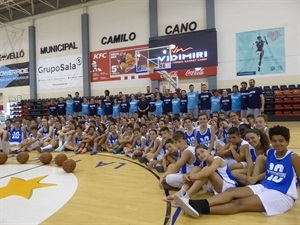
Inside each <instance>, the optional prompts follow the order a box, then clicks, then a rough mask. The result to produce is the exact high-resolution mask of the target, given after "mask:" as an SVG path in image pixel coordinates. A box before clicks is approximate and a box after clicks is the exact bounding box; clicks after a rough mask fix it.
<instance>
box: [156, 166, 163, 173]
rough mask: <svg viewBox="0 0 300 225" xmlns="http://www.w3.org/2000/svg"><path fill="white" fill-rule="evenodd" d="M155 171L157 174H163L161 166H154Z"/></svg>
mask: <svg viewBox="0 0 300 225" xmlns="http://www.w3.org/2000/svg"><path fill="white" fill-rule="evenodd" d="M155 169H156V171H157V172H159V173H163V172H165V170H164V167H162V166H156V167H155Z"/></svg>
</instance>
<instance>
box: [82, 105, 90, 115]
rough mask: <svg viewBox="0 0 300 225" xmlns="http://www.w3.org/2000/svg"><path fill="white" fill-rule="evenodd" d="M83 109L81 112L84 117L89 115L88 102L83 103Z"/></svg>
mask: <svg viewBox="0 0 300 225" xmlns="http://www.w3.org/2000/svg"><path fill="white" fill-rule="evenodd" d="M81 108H82V110H81V113H82V115H87V114H89V103H88V102H82V103H81Z"/></svg>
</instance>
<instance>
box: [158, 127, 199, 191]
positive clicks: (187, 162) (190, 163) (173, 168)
mask: <svg viewBox="0 0 300 225" xmlns="http://www.w3.org/2000/svg"><path fill="white" fill-rule="evenodd" d="M173 140H174V144H175V147H176V148H177V149H178V159H177V161H176V163H175V164H171V165H170V166H169V167H168V170H167V171H166V172H165V173H164V174H162V176H161V177H160V180H159V182H160V185H161V186H164V183H166V184H168V185H169V186H171V187H174V188H181V187H182V185H183V184H184V181H183V177H182V175H183V174H185V173H189V172H191V170H192V168H193V167H194V163H195V162H196V156H195V147H192V146H188V144H187V142H186V139H185V135H184V132H183V131H176V132H175V133H174V135H173Z"/></svg>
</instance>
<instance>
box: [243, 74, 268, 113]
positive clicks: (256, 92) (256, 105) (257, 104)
mask: <svg viewBox="0 0 300 225" xmlns="http://www.w3.org/2000/svg"><path fill="white" fill-rule="evenodd" d="M249 86H250V87H249V90H248V91H249V96H248V111H247V113H248V114H253V115H254V118H256V117H257V116H258V115H260V114H261V113H263V112H264V108H265V97H264V95H263V91H262V89H261V88H260V87H255V80H254V79H250V80H249Z"/></svg>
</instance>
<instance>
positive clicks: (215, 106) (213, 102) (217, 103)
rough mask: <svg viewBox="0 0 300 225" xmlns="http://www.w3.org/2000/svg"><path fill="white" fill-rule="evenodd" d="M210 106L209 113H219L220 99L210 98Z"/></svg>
mask: <svg viewBox="0 0 300 225" xmlns="http://www.w3.org/2000/svg"><path fill="white" fill-rule="evenodd" d="M210 104H211V110H210V113H212V112H218V113H219V112H220V111H221V97H219V96H218V97H215V96H212V97H211V98H210Z"/></svg>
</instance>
